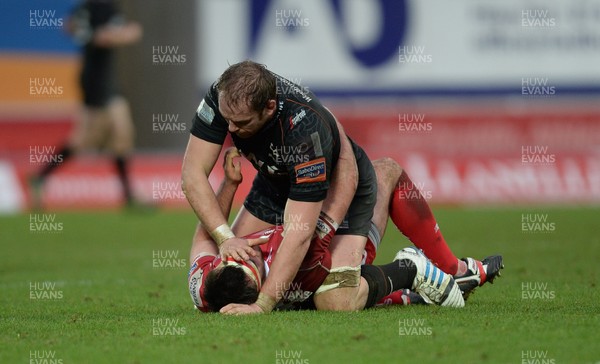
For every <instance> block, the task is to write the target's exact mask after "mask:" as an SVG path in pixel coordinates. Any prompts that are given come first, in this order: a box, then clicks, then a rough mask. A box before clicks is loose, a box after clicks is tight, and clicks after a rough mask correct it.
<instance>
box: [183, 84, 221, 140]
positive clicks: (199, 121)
mask: <svg viewBox="0 0 600 364" xmlns="http://www.w3.org/2000/svg"><path fill="white" fill-rule="evenodd" d="M191 133H192V135H194V136H195V137H198V138H200V139H203V140H206V141H207V142H211V143H215V144H221V145H222V144H223V142H224V141H225V137H227V122H226V121H225V119H224V118H223V116H222V115H221V113H220V112H219V106H218V93H217V87H216V84H213V85H212V86H211V87H210V89H209V91H208V92H207V93H206V96H204V99H202V101H201V102H200V105H198V109H197V110H196V114H195V115H194V119H193V120H192V129H191Z"/></svg>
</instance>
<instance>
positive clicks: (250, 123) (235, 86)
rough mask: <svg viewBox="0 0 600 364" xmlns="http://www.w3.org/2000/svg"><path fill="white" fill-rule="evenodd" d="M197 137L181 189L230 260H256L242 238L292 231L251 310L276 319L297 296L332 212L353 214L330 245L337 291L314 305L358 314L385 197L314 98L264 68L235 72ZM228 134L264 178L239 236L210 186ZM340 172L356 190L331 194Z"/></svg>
mask: <svg viewBox="0 0 600 364" xmlns="http://www.w3.org/2000/svg"><path fill="white" fill-rule="evenodd" d="M278 90H279V91H280V92H277V91H278ZM191 133H192V135H191V136H190V139H189V142H188V146H187V150H186V153H185V157H184V161H183V168H182V188H183V190H184V192H185V193H186V196H187V199H188V201H189V203H190V205H191V206H192V208H193V209H194V211H195V212H196V215H197V216H198V218H199V220H200V224H201V228H202V229H204V230H206V231H207V232H208V233H209V234H210V236H212V238H213V240H214V241H215V242H216V243H217V244H218V245H219V247H220V248H219V251H220V254H221V256H222V257H223V259H227V258H228V257H232V258H235V259H237V260H245V259H248V258H249V256H250V255H252V256H255V255H256V252H255V251H254V250H253V249H252V248H251V247H250V246H249V245H248V241H247V240H245V239H241V238H239V237H241V236H245V235H248V234H251V233H254V232H256V231H260V230H263V229H266V228H268V227H270V226H272V225H275V224H280V223H283V226H284V227H283V229H284V240H283V242H282V244H281V248H280V249H279V251H278V259H277V261H276V262H274V264H273V266H272V267H271V272H270V274H269V277H268V279H267V280H266V281H265V282H264V285H263V286H262V289H261V293H260V295H259V298H258V300H257V303H256V304H254V305H250V306H251V307H250V309H251V310H254V311H255V312H261V311H270V310H271V309H272V307H273V306H274V305H275V300H276V297H281V294H282V293H283V291H284V287H288V286H289V283H290V282H291V281H292V279H293V278H294V276H295V275H296V273H297V271H298V268H299V266H300V264H301V262H302V260H303V258H304V256H305V254H306V251H307V249H308V247H309V244H310V241H311V238H312V236H313V233H314V232H315V227H316V224H317V220H318V219H319V218H320V216H319V215H320V211H321V210H322V207H323V204H324V203H325V204H326V205H328V204H331V205H335V208H339V209H342V210H343V211H346V210H347V211H348V214H347V215H346V219H345V222H344V223H343V224H342V226H340V227H339V229H337V232H336V235H335V237H333V239H332V241H331V244H330V245H329V246H330V251H331V258H332V265H331V266H332V269H331V272H330V276H329V277H328V278H329V280H328V282H331V285H330V287H331V289H330V290H329V291H328V292H324V293H322V294H320V295H319V299H318V300H317V301H316V302H315V304H316V305H317V308H321V309H332V310H355V309H357V307H359V303H358V302H357V300H359V299H360V297H358V284H359V282H360V274H361V272H360V263H361V260H362V252H363V251H364V248H365V244H366V239H367V235H368V232H369V228H370V220H371V217H372V215H373V207H374V205H375V202H376V197H377V183H376V177H375V172H374V170H373V166H372V165H371V162H370V161H369V159H368V157H367V156H366V154H365V153H364V151H363V150H362V149H361V148H360V147H359V146H358V145H356V144H355V143H353V142H352V141H351V140H350V139H349V138H348V137H347V136H346V135H345V134H344V131H343V129H342V128H341V125H339V124H338V123H337V122H336V120H335V117H334V116H333V115H332V114H331V113H330V112H329V110H327V109H326V108H325V107H324V106H323V105H322V104H321V103H320V102H319V100H317V98H316V97H315V96H314V94H312V93H311V92H309V91H306V90H303V89H302V88H300V87H299V86H297V85H295V84H293V83H291V82H290V81H288V80H286V79H284V78H282V77H280V76H278V75H276V74H274V73H272V72H270V71H269V70H267V69H266V68H265V67H264V66H263V65H260V64H257V63H255V62H252V61H244V62H241V63H238V64H234V65H232V66H230V67H229V68H228V69H227V70H226V71H225V72H224V73H223V74H222V75H221V77H220V78H219V80H218V81H217V82H215V83H214V84H213V85H212V86H211V88H210V90H209V91H208V93H207V95H206V96H205V98H204V99H203V100H202V102H201V103H200V105H199V107H198V109H197V112H196V115H195V117H194V121H193V126H192V130H191ZM227 133H230V134H231V136H232V139H233V142H234V144H235V145H236V147H237V149H238V150H239V151H240V152H241V153H242V154H243V155H244V156H245V157H246V158H247V159H248V160H250V161H251V162H252V164H253V165H254V167H255V168H256V169H257V171H258V173H257V175H256V177H255V179H254V182H253V185H252V188H251V191H250V193H249V195H248V197H247V198H246V200H245V202H244V206H243V208H242V209H241V210H240V211H239V213H238V215H237V217H236V219H235V221H234V223H233V225H232V227H231V228H230V227H229V226H228V225H227V220H226V218H225V217H224V216H223V213H222V212H221V209H220V207H219V204H218V202H217V200H216V198H215V193H214V192H213V190H212V188H211V186H210V184H209V183H208V176H209V174H210V172H211V171H212V168H213V166H214V164H215V162H216V160H217V158H218V156H219V153H220V152H221V149H222V146H223V142H224V140H225V137H226V136H227ZM334 168H342V169H343V171H344V174H343V175H344V176H346V178H347V181H348V183H347V184H346V185H342V186H341V187H340V188H336V189H334V190H331V189H330V178H331V175H332V171H333V169H334ZM321 218H323V219H327V217H326V216H323V217H321ZM198 230H201V229H198ZM362 299H364V298H362Z"/></svg>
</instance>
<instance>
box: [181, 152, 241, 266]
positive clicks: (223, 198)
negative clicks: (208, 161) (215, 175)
mask: <svg viewBox="0 0 600 364" xmlns="http://www.w3.org/2000/svg"><path fill="white" fill-rule="evenodd" d="M239 156H240V154H239V153H238V151H237V149H235V148H234V147H231V148H229V149H227V150H226V151H225V157H224V158H223V170H224V171H225V178H224V179H223V181H222V182H221V185H220V186H219V190H218V191H217V195H216V200H217V204H218V205H219V208H220V210H221V212H222V213H223V216H229V213H230V212H231V205H232V203H233V198H234V196H235V192H236V191H237V188H238V186H239V184H240V183H241V182H242V179H243V176H242V171H241V163H240V162H239V161H238V162H234V158H236V157H239ZM218 252H219V248H218V246H217V244H216V243H215V241H214V240H213V239H212V237H211V236H210V235H209V234H208V233H207V232H206V230H205V229H204V228H203V227H202V223H201V222H198V225H197V226H196V231H195V233H194V238H193V241H192V249H191V251H190V262H191V261H192V259H193V258H194V257H196V256H197V255H198V254H201V253H209V254H211V255H217V254H218Z"/></svg>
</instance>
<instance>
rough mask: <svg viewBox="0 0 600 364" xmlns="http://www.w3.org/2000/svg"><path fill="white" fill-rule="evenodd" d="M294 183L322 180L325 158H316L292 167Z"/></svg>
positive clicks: (324, 176) (324, 173) (324, 172)
mask: <svg viewBox="0 0 600 364" xmlns="http://www.w3.org/2000/svg"><path fill="white" fill-rule="evenodd" d="M294 171H295V172H296V183H311V182H323V181H325V180H326V168H325V158H324V157H321V158H317V159H313V160H311V161H308V162H306V163H302V164H299V165H297V166H295V167H294Z"/></svg>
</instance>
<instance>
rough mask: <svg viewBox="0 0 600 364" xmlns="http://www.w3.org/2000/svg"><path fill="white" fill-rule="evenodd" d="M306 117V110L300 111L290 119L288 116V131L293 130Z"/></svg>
mask: <svg viewBox="0 0 600 364" xmlns="http://www.w3.org/2000/svg"><path fill="white" fill-rule="evenodd" d="M305 116H306V110H304V109H302V110H300V112H298V113H297V114H296V115H294V117H293V118H292V117H291V116H290V129H293V128H294V126H296V124H298V122H299V121H300V120H302V119H304V117H305Z"/></svg>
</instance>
